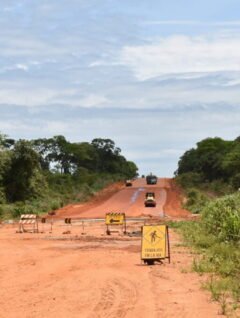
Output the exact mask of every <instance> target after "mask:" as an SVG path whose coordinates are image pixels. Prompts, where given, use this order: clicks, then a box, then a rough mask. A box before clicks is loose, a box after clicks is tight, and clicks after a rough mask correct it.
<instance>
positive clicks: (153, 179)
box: [146, 173, 157, 184]
mask: <svg viewBox="0 0 240 318" xmlns="http://www.w3.org/2000/svg"><path fill="white" fill-rule="evenodd" d="M146 182H147V184H157V177H156V176H154V175H153V174H151V173H150V174H149V175H147V176H146Z"/></svg>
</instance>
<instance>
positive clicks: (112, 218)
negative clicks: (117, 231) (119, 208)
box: [105, 213, 125, 225]
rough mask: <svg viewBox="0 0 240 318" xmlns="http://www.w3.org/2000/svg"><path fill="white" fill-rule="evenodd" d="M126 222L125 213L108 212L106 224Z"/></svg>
mask: <svg viewBox="0 0 240 318" xmlns="http://www.w3.org/2000/svg"><path fill="white" fill-rule="evenodd" d="M124 222H125V213H107V214H106V219H105V223H106V225H123V224H124Z"/></svg>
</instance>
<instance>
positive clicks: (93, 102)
mask: <svg viewBox="0 0 240 318" xmlns="http://www.w3.org/2000/svg"><path fill="white" fill-rule="evenodd" d="M108 102H109V101H108V99H107V98H106V97H105V96H101V95H94V94H91V95H89V96H86V97H84V98H82V99H80V100H79V101H76V103H77V104H78V105H79V106H82V107H96V106H106V104H107V103H108Z"/></svg>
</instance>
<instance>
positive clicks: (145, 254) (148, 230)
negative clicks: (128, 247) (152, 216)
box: [141, 225, 169, 260]
mask: <svg viewBox="0 0 240 318" xmlns="http://www.w3.org/2000/svg"><path fill="white" fill-rule="evenodd" d="M141 258H142V259H143V260H147V259H152V260H154V259H164V258H169V237H168V229H167V226H166V225H144V226H143V227H142V251H141Z"/></svg>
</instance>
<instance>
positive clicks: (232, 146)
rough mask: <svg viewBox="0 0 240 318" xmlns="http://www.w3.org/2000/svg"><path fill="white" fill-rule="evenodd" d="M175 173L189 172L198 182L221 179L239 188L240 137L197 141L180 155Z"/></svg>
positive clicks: (178, 174)
mask: <svg viewBox="0 0 240 318" xmlns="http://www.w3.org/2000/svg"><path fill="white" fill-rule="evenodd" d="M175 174H176V175H177V176H181V175H184V174H191V178H192V179H195V180H196V181H198V182H213V181H216V180H221V181H223V182H226V183H229V184H231V185H232V186H233V187H234V188H239V187H240V137H238V138H236V139H235V140H224V139H221V138H219V137H215V138H206V139H204V140H202V141H200V142H198V143H197V146H196V147H195V148H192V149H189V150H188V151H186V152H185V153H184V154H183V155H182V157H181V158H180V160H179V162H178V169H177V171H176V172H175Z"/></svg>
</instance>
